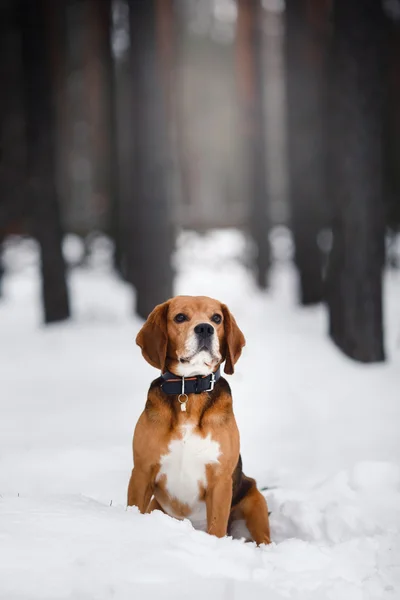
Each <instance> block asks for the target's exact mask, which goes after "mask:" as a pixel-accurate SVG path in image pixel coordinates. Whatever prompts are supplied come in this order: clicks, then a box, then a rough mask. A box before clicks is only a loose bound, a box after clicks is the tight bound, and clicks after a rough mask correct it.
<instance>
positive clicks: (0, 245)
mask: <svg viewBox="0 0 400 600" xmlns="http://www.w3.org/2000/svg"><path fill="white" fill-rule="evenodd" d="M3 280H4V265H3V240H1V239H0V299H1V298H2V297H3Z"/></svg>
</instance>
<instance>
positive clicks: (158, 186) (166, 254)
mask: <svg viewBox="0 0 400 600" xmlns="http://www.w3.org/2000/svg"><path fill="white" fill-rule="evenodd" d="M162 3H163V0H146V2H135V1H134V0H131V1H130V3H129V8H130V25H131V28H130V29H131V61H132V88H133V96H132V98H133V118H134V127H133V132H132V136H133V142H134V148H133V156H132V173H133V178H132V202H131V204H130V211H129V214H127V215H126V217H125V221H126V223H125V224H126V238H125V239H126V242H125V248H126V254H127V262H128V270H129V273H130V278H131V280H132V281H133V284H134V286H135V288H136V292H137V312H138V314H139V315H140V316H141V317H147V316H148V314H149V313H150V311H151V310H152V309H153V308H154V306H155V305H156V304H158V303H160V302H162V301H164V300H166V299H167V298H169V297H170V296H171V295H172V266H171V254H172V250H173V235H172V234H173V231H172V223H171V219H172V215H171V202H170V200H171V198H170V196H171V151H170V147H169V134H168V125H167V98H166V95H165V89H164V86H163V75H162V61H161V57H160V56H159V48H160V47H161V44H159V35H160V28H159V25H160V22H159V19H160V18H161V11H162Z"/></svg>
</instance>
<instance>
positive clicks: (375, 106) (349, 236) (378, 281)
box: [327, 0, 385, 362]
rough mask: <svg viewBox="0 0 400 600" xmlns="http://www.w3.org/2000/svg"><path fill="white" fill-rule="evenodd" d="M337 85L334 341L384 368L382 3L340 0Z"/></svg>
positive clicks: (332, 157)
mask: <svg viewBox="0 0 400 600" xmlns="http://www.w3.org/2000/svg"><path fill="white" fill-rule="evenodd" d="M333 27H334V31H333V39H332V48H331V50H332V53H331V64H330V83H329V94H328V97H329V131H328V140H329V151H330V152H329V157H328V158H329V160H328V167H329V191H330V195H331V198H332V209H333V248H332V251H331V255H330V258H329V265H328V274H327V299H328V306H329V317H330V335H331V337H332V339H333V341H334V342H335V343H336V344H337V346H338V347H339V348H340V349H341V350H342V351H343V352H344V353H345V354H346V355H347V356H349V357H351V358H353V359H355V360H358V361H361V362H377V361H382V360H384V345H383V331H382V270H383V264H384V232H385V228H384V202H383V193H382V187H383V185H382V133H383V126H382V119H383V117H382V107H383V88H384V36H385V31H384V27H385V22H384V17H383V14H382V8H381V2H380V0H359V1H357V2H348V0H336V1H335V3H334V12H333Z"/></svg>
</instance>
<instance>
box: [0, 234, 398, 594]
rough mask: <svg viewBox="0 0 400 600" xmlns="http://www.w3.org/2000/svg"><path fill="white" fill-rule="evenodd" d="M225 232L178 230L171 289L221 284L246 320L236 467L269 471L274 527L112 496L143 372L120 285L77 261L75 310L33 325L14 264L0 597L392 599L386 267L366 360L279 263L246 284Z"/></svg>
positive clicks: (392, 453)
mask: <svg viewBox="0 0 400 600" xmlns="http://www.w3.org/2000/svg"><path fill="white" fill-rule="evenodd" d="M229 236H230V237H229ZM233 236H234V234H229V233H228V232H226V234H223V235H222V234H219V236H216V237H215V238H214V239H211V241H210V243H209V244H208V246H207V244H204V242H202V244H201V252H199V248H198V240H196V239H191V238H189V239H186V240H184V243H185V255H184V256H183V257H182V256H178V264H179V267H180V275H179V277H178V280H177V292H186V293H193V294H197V293H203V294H209V295H214V296H216V297H220V298H221V299H223V300H225V301H226V302H227V303H228V304H229V305H230V307H231V308H232V310H233V312H234V313H235V315H236V316H237V319H238V321H239V324H240V325H241V327H242V329H243V330H244V332H245V334H246V337H247V340H248V345H247V348H246V350H245V353H244V356H243V358H242V360H241V361H240V362H239V364H238V369H237V373H236V374H235V376H234V377H232V378H230V383H231V386H232V388H233V393H234V402H235V412H236V416H237V420H238V423H239V428H240V432H241V438H242V454H243V459H244V467H245V471H246V472H248V473H249V474H250V475H252V476H255V477H256V478H257V479H258V482H259V484H260V485H270V486H274V487H273V489H271V490H269V491H268V492H266V495H267V498H268V502H269V505H270V509H271V510H272V515H271V524H272V534H273V539H274V542H275V543H274V544H273V545H271V547H268V548H262V549H257V548H255V547H253V546H252V545H248V544H243V543H242V542H240V541H236V540H233V541H232V540H230V539H224V540H217V539H215V538H212V537H209V536H207V535H206V534H204V533H202V532H196V531H194V530H193V529H192V527H191V525H190V524H189V523H187V522H184V523H180V522H177V521H175V520H172V519H170V518H168V517H166V516H164V515H160V514H157V513H155V514H153V515H150V516H145V517H143V516H141V515H138V514H137V513H136V512H135V511H134V510H129V511H126V510H125V508H124V501H125V493H126V485H127V480H128V477H129V471H130V468H131V452H130V445H131V437H132V431H133V427H134V424H135V422H136V419H137V417H138V415H139V413H140V412H141V410H142V408H143V403H144V397H145V391H146V389H147V387H148V383H149V381H150V380H151V379H152V378H153V377H154V376H155V371H154V370H153V369H152V368H151V367H150V366H147V365H145V363H144V362H143V359H142V358H141V356H140V352H139V350H138V349H137V348H136V347H135V345H134V336H135V334H136V331H137V329H138V327H139V325H140V323H139V321H136V320H134V319H131V317H130V311H131V302H132V299H131V297H130V293H129V290H128V289H127V288H126V287H125V286H123V285H122V284H121V283H120V282H118V281H117V280H116V279H114V278H112V277H111V276H110V275H109V274H108V273H107V271H105V270H102V269H101V268H98V269H95V270H93V271H91V272H84V271H76V272H75V273H74V274H73V276H72V287H73V291H74V301H75V314H76V320H75V322H74V323H73V324H72V325H61V326H56V327H51V328H48V329H46V330H44V329H42V328H40V327H38V307H37V284H35V278H34V268H33V267H24V268H21V271H20V272H19V273H16V274H14V275H13V276H12V277H9V278H8V279H7V280H6V293H7V296H8V300H7V301H6V302H5V303H2V304H1V305H0V371H1V381H2V385H1V398H0V495H1V497H0V598H1V600H3V598H4V600H14V599H20V600H30V599H47V598H48V599H51V600H56V599H58V598H69V599H79V600H80V599H85V600H86V599H89V598H90V599H92V598H96V599H103V598H104V599H108V598H110V599H111V598H116V599H120V598H123V599H124V598H133V597H135V598H140V599H146V598H174V599H175V600H178V599H179V598H186V597H188V596H189V594H190V597H191V598H194V599H196V598H202V599H203V598H204V595H205V594H207V595H208V596H209V597H210V598H218V599H219V598H227V599H228V598H229V599H231V598H232V599H235V600H236V599H240V600H241V599H242V598H243V599H244V598H245V597H246V598H247V597H249V596H250V597H251V598H252V599H253V598H254V599H257V598H266V597H268V599H271V600H274V599H275V598H293V599H304V600H305V599H307V600H308V599H311V600H314V599H315V600H324V599H325V598H326V599H329V600H332V599H334V600H336V599H338V600H339V599H340V600H347V599H349V600H363V599H376V600H378V599H379V600H380V599H386V598H387V599H388V600H391V599H393V600H397V598H399V597H400V542H399V533H400V440H399V437H400V436H399V433H398V431H399V423H400V348H399V334H400V308H399V305H400V302H399V298H400V281H399V278H398V277H396V276H393V275H390V276H388V278H387V285H386V307H387V310H386V315H387V331H388V336H387V337H388V347H389V351H390V361H389V362H388V363H387V364H385V365H382V366H374V367H369V368H366V367H363V366H360V365H356V364H355V363H352V362H350V361H348V360H346V359H345V358H343V357H342V356H341V355H340V354H339V353H338V352H336V350H335V349H334V348H333V347H332V346H331V344H330V343H329V341H328V340H327V339H326V337H325V327H326V324H325V315H324V312H323V310H322V309H317V310H314V309H313V310H311V311H302V310H300V309H297V308H295V307H294V306H293V301H292V297H293V296H292V286H293V274H292V272H291V270H290V268H288V267H287V266H286V267H284V268H282V270H279V271H278V272H277V273H276V276H275V279H274V285H273V291H272V293H271V294H270V295H261V294H257V293H255V291H254V290H253V289H252V285H251V283H250V280H249V277H248V275H247V273H246V272H245V270H244V269H243V268H242V267H241V266H240V265H239V264H238V263H237V261H235V260H231V259H230V255H229V248H231V247H232V245H233V246H235V247H236V246H238V240H235V239H232V237H233ZM239 241H240V240H239ZM224 253H225V254H226V256H225V258H224ZM199 255H200V256H201V259H200V258H198V257H199ZM216 255H217V256H218V262H217V264H215V262H216ZM11 258H14V259H15V256H14V257H13V256H11ZM196 261H197V263H196ZM221 261H222V262H223V264H224V268H223V269H221V268H220V267H219V266H218V265H219V264H220V262H221ZM194 262H195V268H193V263H194ZM216 267H217V268H216ZM261 377H262V379H263V381H264V391H263V392H262V393H260V385H259V379H260V378H261ZM111 501H112V505H111V506H110V503H111ZM267 592H268V593H267Z"/></svg>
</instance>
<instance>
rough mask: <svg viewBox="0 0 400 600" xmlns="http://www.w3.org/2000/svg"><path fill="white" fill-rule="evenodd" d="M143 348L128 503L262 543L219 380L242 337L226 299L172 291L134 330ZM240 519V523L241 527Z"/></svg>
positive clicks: (257, 511) (225, 387)
mask: <svg viewBox="0 0 400 600" xmlns="http://www.w3.org/2000/svg"><path fill="white" fill-rule="evenodd" d="M136 343H137V344H138V345H139V346H140V347H141V349H142V354H143V357H144V358H145V359H146V360H147V362H149V363H150V364H151V365H152V366H153V367H155V368H157V369H159V370H160V371H161V376H160V377H158V378H157V379H155V380H154V381H153V382H152V383H151V385H150V389H149V392H148V396H147V402H146V406H145V409H144V411H143V413H142V414H141V416H140V418H139V420H138V422H137V425H136V428H135V433H134V437H133V458H134V468H133V470H132V475H131V478H130V481H129V487H128V506H137V507H138V508H139V510H140V512H142V513H146V512H147V513H148V512H151V511H153V510H156V509H157V510H161V511H163V512H165V513H166V514H167V515H170V516H171V517H174V518H176V519H185V518H187V519H189V520H190V521H191V522H192V524H193V526H194V527H195V528H196V529H203V530H205V531H207V532H208V533H209V534H213V535H215V536H217V537H223V536H225V535H227V534H228V535H235V531H237V530H238V529H240V528H241V529H242V531H243V530H244V531H245V535H244V537H245V538H246V539H247V540H252V541H255V542H256V543H257V544H269V543H270V531H269V520H268V508H267V503H266V500H265V498H264V496H263V495H262V494H261V492H259V491H258V489H257V487H256V482H255V481H254V479H251V478H249V477H246V475H244V474H243V472H242V460H241V456H240V453H239V445H240V442H239V431H238V428H237V425H236V421H235V416H234V414H233V408H232V396H231V390H230V387H229V384H228V382H227V381H226V380H225V379H224V378H223V377H221V374H220V366H221V364H222V363H223V362H225V369H224V370H225V373H228V374H229V375H231V374H232V373H233V371H234V365H235V364H236V362H237V361H238V359H239V357H240V355H241V353H242V348H243V346H244V345H245V339H244V336H243V333H242V332H241V331H240V329H239V327H238V326H237V324H236V321H235V319H234V317H233V316H232V314H231V313H230V311H229V310H228V308H227V307H226V306H225V304H221V303H220V302H218V301H217V300H213V299H212V298H207V297H204V296H177V297H176V298H172V299H171V300H168V301H167V302H165V303H164V304H160V305H158V306H156V308H155V309H154V310H153V312H152V313H151V314H150V315H149V317H148V319H147V321H146V322H145V324H144V325H143V327H142V329H141V330H140V331H139V333H138V336H137V338H136ZM243 526H245V527H243Z"/></svg>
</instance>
